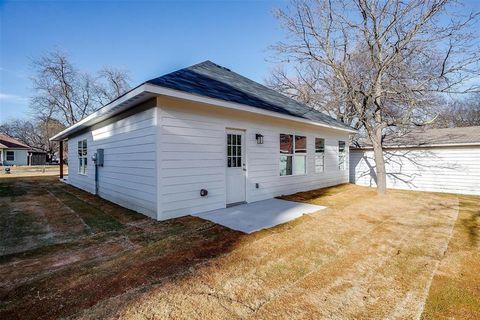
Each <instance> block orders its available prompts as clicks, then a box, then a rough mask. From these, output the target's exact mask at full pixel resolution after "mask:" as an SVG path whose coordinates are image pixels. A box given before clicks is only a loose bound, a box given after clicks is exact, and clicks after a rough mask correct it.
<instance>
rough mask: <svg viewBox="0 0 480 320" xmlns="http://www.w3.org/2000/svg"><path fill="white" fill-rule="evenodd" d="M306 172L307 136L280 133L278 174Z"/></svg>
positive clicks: (288, 174)
mask: <svg viewBox="0 0 480 320" xmlns="http://www.w3.org/2000/svg"><path fill="white" fill-rule="evenodd" d="M305 173H307V137H305V136H297V135H293V134H283V133H281V134H280V175H281V176H292V175H302V174H305Z"/></svg>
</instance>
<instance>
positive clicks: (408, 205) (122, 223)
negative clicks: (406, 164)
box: [0, 178, 480, 319]
mask: <svg viewBox="0 0 480 320" xmlns="http://www.w3.org/2000/svg"><path fill="white" fill-rule="evenodd" d="M39 179H40V178H39ZM42 179H43V180H42ZM42 179H40V180H38V179H30V178H29V179H8V181H9V182H8V183H9V184H10V185H13V186H14V187H17V188H24V189H25V190H26V191H27V192H26V194H24V195H19V196H14V197H13V198H12V196H11V195H8V196H6V197H3V198H5V199H8V201H10V202H9V208H8V209H4V210H3V211H1V212H0V213H1V217H2V218H1V219H0V222H1V223H2V228H4V229H5V228H6V229H9V228H10V225H11V223H5V221H7V220H8V219H7V218H5V217H8V214H9V213H11V212H12V210H18V209H20V208H22V210H26V211H27V212H28V213H29V215H30V216H31V217H33V218H34V220H32V221H29V222H26V225H27V226H31V228H32V230H30V229H29V228H28V227H27V229H26V230H27V232H33V230H34V229H35V227H34V225H35V221H39V223H40V226H41V230H50V231H49V232H50V234H51V235H52V237H51V238H50V240H49V242H48V243H45V244H43V245H40V246H36V247H28V246H27V247H25V248H24V250H19V247H17V249H15V250H14V251H12V252H11V253H10V254H4V255H3V256H0V267H1V268H0V317H1V318H8V319H33V318H39V317H40V318H42V319H53V318H58V317H69V318H83V319H98V318H102V319H104V318H105V319H108V318H127V319H146V318H149V319H150V318H161V319H164V318H188V319H192V318H208V319H225V318H229V319H230V318H232V319H235V318H261V319H268V318H285V317H287V318H414V317H416V316H418V315H419V314H420V312H421V308H422V306H423V302H424V300H425V298H426V294H427V292H426V288H427V287H428V283H429V281H430V279H431V277H432V274H433V273H434V271H435V269H436V267H437V266H438V264H439V263H440V261H441V260H442V258H443V257H444V251H445V248H446V246H447V243H448V239H449V235H450V233H451V230H452V226H453V225H454V223H455V220H456V217H457V212H458V208H459V206H460V207H462V208H463V207H464V204H463V202H462V201H463V200H461V201H460V202H459V199H458V197H457V196H455V195H439V194H431V193H415V192H405V191H394V192H390V193H389V194H388V195H387V196H385V197H378V196H377V195H376V193H375V191H374V190H372V189H370V188H363V187H358V186H353V185H342V186H337V187H334V188H326V189H321V190H315V191H313V192H309V193H299V194H295V195H292V196H288V197H285V198H287V199H290V200H295V201H305V202H309V203H314V204H319V205H323V206H328V207H329V208H328V209H325V210H322V211H320V212H318V213H314V214H311V215H306V216H302V217H301V218H299V219H296V220H294V221H291V222H289V223H286V224H283V225H280V226H277V227H274V228H271V229H268V230H262V231H260V232H256V233H253V234H250V235H244V234H241V233H239V232H235V231H232V230H229V229H226V228H224V227H221V226H218V225H215V224H213V223H211V222H209V221H205V220H201V219H199V218H194V217H183V218H179V219H172V220H168V221H164V222H157V221H154V220H151V219H148V218H146V217H144V216H141V215H139V214H136V213H133V212H131V211H129V210H126V209H124V208H121V207H119V206H116V205H114V204H112V203H110V202H108V201H104V200H102V199H99V198H98V197H95V196H93V195H90V194H87V193H85V192H83V191H81V190H78V189H75V188H72V187H70V186H68V185H65V184H61V183H59V182H56V181H55V180H54V179H51V178H42ZM3 183H4V182H3V181H1V180H0V186H2V185H3ZM1 199H2V198H1V197H0V201H2V200H1ZM26 199H28V201H27V202H29V203H36V205H35V206H30V207H26V206H25V203H26ZM349 199H350V200H349ZM472 201H473V203H476V204H477V205H478V203H479V202H480V201H479V199H478V198H473V200H472ZM5 203H6V201H5V202H2V203H1V204H2V205H3V204H5ZM48 208H49V209H52V210H47V209H48ZM4 215H5V217H4ZM461 217H464V218H465V220H460V219H459V220H458V221H457V224H456V229H457V228H459V227H460V226H461V227H462V228H463V229H462V230H464V232H465V239H466V240H465V241H467V242H468V243H476V242H475V241H476V240H475V239H476V235H475V233H476V231H475V230H474V228H473V227H472V225H473V224H474V222H472V221H473V220H472V217H471V216H461ZM35 219H37V220H35ZM69 221H70V223H69ZM475 221H476V220H475ZM475 223H476V222H475ZM456 229H455V230H456ZM2 230H3V229H2ZM42 232H44V231H42ZM454 234H455V233H454ZM20 238H22V237H20ZM6 240H7V241H10V242H5V241H4V240H2V245H4V246H5V247H10V246H11V244H10V243H13V242H15V241H16V240H15V233H9V236H8V237H6ZM467 242H465V243H467ZM20 247H21V246H20ZM449 250H451V249H449ZM462 257H463V258H465V259H467V258H469V257H468V255H464V256H462ZM475 259H478V258H473V260H471V261H470V260H469V262H468V263H474V262H475ZM455 261H458V259H456V260H455ZM477 262H478V260H477ZM442 263H443V262H442ZM457 264H458V262H457ZM452 265H453V264H452ZM451 268H453V267H452V266H451ZM441 269H442V268H439V270H441ZM442 270H443V269H442ZM443 272H445V271H443ZM434 284H435V280H434ZM434 284H433V285H432V290H433V288H435V285H434ZM459 288H460V287H459ZM467 301H469V300H468V299H467ZM427 309H428V303H427V307H426V310H427Z"/></svg>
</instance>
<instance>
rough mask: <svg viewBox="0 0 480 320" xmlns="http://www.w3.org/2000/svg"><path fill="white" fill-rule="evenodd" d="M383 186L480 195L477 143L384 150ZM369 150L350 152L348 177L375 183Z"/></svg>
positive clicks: (367, 183) (358, 182) (355, 180)
mask: <svg viewBox="0 0 480 320" xmlns="http://www.w3.org/2000/svg"><path fill="white" fill-rule="evenodd" d="M385 159H386V171H387V173H388V174H387V186H388V187H389V188H396V189H411V190H419V191H432V192H449V193H461V194H477V195H480V147H479V146H476V147H446V148H423V149H399V150H387V151H386V152H385ZM374 172H375V161H374V157H373V152H372V151H359V150H354V151H352V152H351V161H350V181H351V182H355V183H357V184H360V185H366V186H375V185H376V183H375V176H374V174H373V173H374Z"/></svg>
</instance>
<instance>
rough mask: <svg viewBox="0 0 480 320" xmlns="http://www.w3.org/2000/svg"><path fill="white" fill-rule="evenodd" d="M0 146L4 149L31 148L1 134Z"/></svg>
mask: <svg viewBox="0 0 480 320" xmlns="http://www.w3.org/2000/svg"><path fill="white" fill-rule="evenodd" d="M0 145H1V146H2V148H10V149H28V148H30V147H29V146H27V145H26V144H24V143H22V142H20V141H18V140H16V139H13V138H12V137H9V136H7V135H5V134H0Z"/></svg>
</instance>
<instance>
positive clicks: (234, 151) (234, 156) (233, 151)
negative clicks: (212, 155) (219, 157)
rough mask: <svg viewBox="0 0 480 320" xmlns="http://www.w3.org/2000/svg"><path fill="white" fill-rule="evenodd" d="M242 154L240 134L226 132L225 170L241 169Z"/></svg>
mask: <svg viewBox="0 0 480 320" xmlns="http://www.w3.org/2000/svg"><path fill="white" fill-rule="evenodd" d="M234 137H235V138H234ZM229 138H230V142H229ZM239 139H240V140H239ZM243 152H244V150H243V141H242V134H240V133H228V132H227V168H241V167H243Z"/></svg>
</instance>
